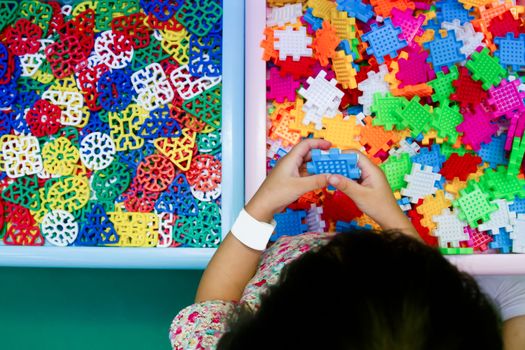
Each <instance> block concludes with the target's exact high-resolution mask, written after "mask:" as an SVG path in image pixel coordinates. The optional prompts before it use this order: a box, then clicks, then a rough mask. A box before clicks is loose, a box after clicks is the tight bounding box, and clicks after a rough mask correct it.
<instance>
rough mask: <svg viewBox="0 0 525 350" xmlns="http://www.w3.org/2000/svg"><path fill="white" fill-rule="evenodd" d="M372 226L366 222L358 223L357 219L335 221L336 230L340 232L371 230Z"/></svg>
mask: <svg viewBox="0 0 525 350" xmlns="http://www.w3.org/2000/svg"><path fill="white" fill-rule="evenodd" d="M371 229H372V226H371V225H369V224H366V225H365V226H360V225H358V224H357V223H356V222H355V221H349V222H345V221H337V222H336V223H335V231H336V232H340V233H348V232H353V231H356V230H371Z"/></svg>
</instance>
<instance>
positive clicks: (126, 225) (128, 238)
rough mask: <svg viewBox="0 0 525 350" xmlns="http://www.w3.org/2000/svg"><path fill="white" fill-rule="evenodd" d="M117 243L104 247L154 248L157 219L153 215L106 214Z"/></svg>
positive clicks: (157, 237)
mask: <svg viewBox="0 0 525 350" xmlns="http://www.w3.org/2000/svg"><path fill="white" fill-rule="evenodd" d="M108 215H109V218H110V220H111V222H112V223H113V225H114V227H115V231H116V232H117V235H118V236H119V239H118V241H116V242H108V243H106V245H116V246H119V247H155V246H157V243H158V241H159V217H158V216H157V214H155V213H126V212H111V213H108Z"/></svg>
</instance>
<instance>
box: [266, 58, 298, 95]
mask: <svg viewBox="0 0 525 350" xmlns="http://www.w3.org/2000/svg"><path fill="white" fill-rule="evenodd" d="M266 86H267V89H268V93H267V94H266V98H267V99H269V100H272V99H274V100H275V101H277V102H278V103H283V102H284V101H285V100H288V102H294V101H295V97H296V95H297V94H296V92H297V89H298V88H299V87H300V86H301V83H299V82H298V81H295V80H294V78H293V77H292V76H291V75H286V76H284V77H281V75H280V74H279V69H278V68H277V67H273V68H271V69H270V77H269V78H268V79H267V81H266Z"/></svg>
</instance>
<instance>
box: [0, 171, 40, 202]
mask: <svg viewBox="0 0 525 350" xmlns="http://www.w3.org/2000/svg"><path fill="white" fill-rule="evenodd" d="M2 198H3V199H4V200H6V201H7V202H10V203H14V204H18V205H20V206H22V207H24V208H26V209H29V210H38V209H39V208H40V205H41V198H40V194H39V192H38V179H37V177H36V175H32V176H23V177H19V178H16V179H15V181H13V182H11V183H10V184H9V186H7V187H6V188H5V189H4V190H3V191H2Z"/></svg>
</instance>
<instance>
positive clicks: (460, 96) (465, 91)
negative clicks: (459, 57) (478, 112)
mask: <svg viewBox="0 0 525 350" xmlns="http://www.w3.org/2000/svg"><path fill="white" fill-rule="evenodd" d="M452 85H454V87H455V89H456V91H455V92H454V93H453V94H452V95H450V98H451V99H452V100H454V101H456V102H458V103H459V105H460V106H461V107H467V106H477V105H479V104H480V103H481V101H483V100H485V99H486V98H487V91H485V90H483V88H482V87H481V82H479V81H474V80H473V79H472V78H471V77H470V74H469V72H468V69H466V68H464V67H461V68H460V69H459V77H458V79H457V80H455V81H454V82H453V83H452Z"/></svg>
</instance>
